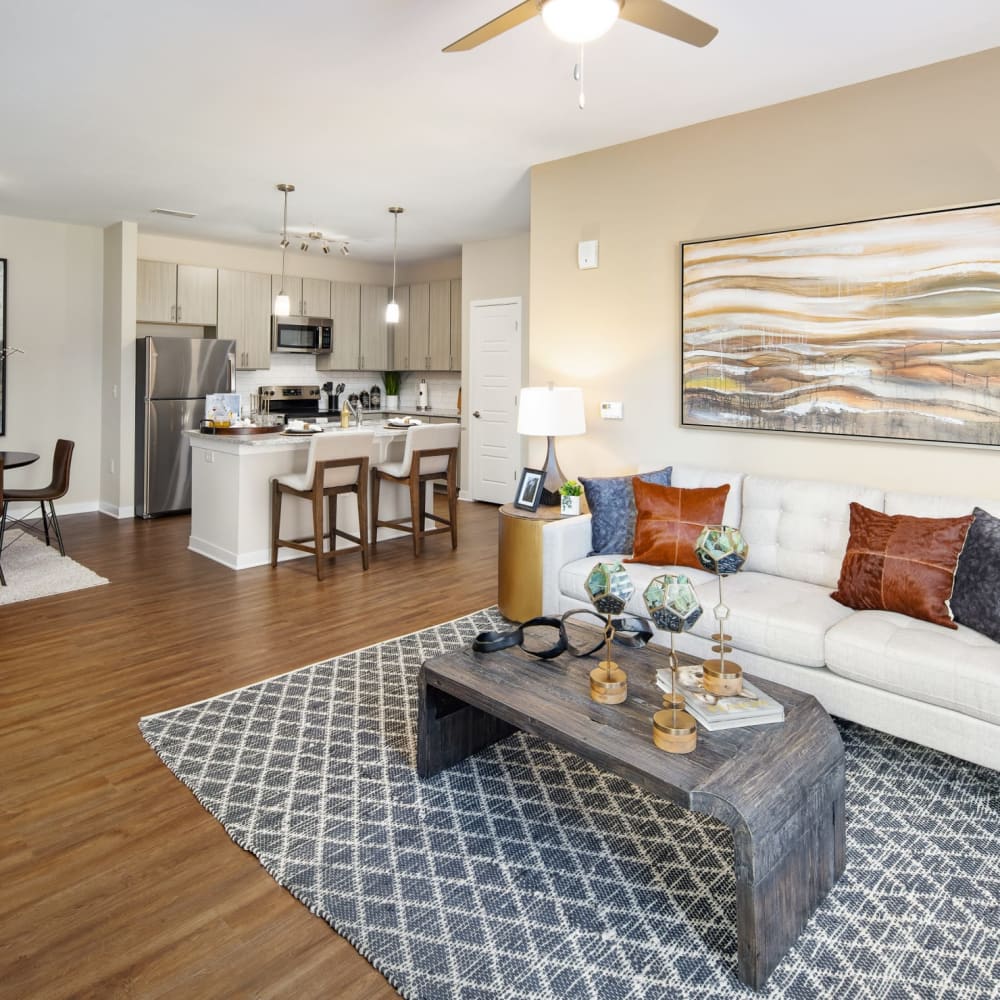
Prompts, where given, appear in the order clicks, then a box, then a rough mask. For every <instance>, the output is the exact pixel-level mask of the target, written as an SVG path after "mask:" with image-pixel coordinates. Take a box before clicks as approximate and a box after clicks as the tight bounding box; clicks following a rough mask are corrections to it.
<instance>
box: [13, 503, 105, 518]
mask: <svg viewBox="0 0 1000 1000" xmlns="http://www.w3.org/2000/svg"><path fill="white" fill-rule="evenodd" d="M98 509H99V508H98V504H97V501H96V500H86V501H84V502H83V503H63V502H62V501H61V500H57V501H56V516H57V517H62V516H63V515H65V514H91V513H93V512H94V511H96V510H98ZM32 510H34V511H35V513H36V514H38V504H37V503H26V502H20V503H15V502H12V503H11V505H10V506H9V507H8V508H7V513H8V514H9V515H10V516H11V517H24V516H25V514H30V513H31V512H32ZM46 510H48V508H46ZM38 516H39V517H41V514H38Z"/></svg>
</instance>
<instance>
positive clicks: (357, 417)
mask: <svg viewBox="0 0 1000 1000" xmlns="http://www.w3.org/2000/svg"><path fill="white" fill-rule="evenodd" d="M347 408H348V409H349V410H350V411H351V413H353V414H354V419H355V421H357V426H358V427H360V426H361V404H360V403H358V404H356V405H355V404H353V403H352V402H351V401H350V400H347Z"/></svg>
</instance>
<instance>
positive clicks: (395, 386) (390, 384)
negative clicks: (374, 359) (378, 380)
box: [382, 372, 400, 396]
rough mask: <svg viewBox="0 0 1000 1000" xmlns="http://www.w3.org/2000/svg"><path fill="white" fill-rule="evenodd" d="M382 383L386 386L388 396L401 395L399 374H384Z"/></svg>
mask: <svg viewBox="0 0 1000 1000" xmlns="http://www.w3.org/2000/svg"><path fill="white" fill-rule="evenodd" d="M382 381H383V383H384V384H385V394H386V395H387V396H398V395H399V381H400V379H399V372H382Z"/></svg>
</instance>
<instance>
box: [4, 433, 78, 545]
mask: <svg viewBox="0 0 1000 1000" xmlns="http://www.w3.org/2000/svg"><path fill="white" fill-rule="evenodd" d="M75 446H76V445H75V442H73V441H67V440H65V439H64V438H60V439H59V440H58V441H56V450H55V452H54V453H53V455H52V482H50V483H49V485H48V486H42V487H36V488H35V489H32V490H5V491H4V494H3V514H2V516H0V549H2V548H3V536H4V532H5V530H6V529H7V527H8V526H9V525H8V517H7V508H8V507H9V505H10V503H11V501H14V502H15V503H19V502H27V503H37V504H38V507H39V510H40V511H41V514H42V527H41V529H39V528H38V526H37V525H34V524H29V523H28V522H27V519H26V518H24V517H20V518H10V519H9V521H10V524H11V525H15V524H16V525H17V526H18V527H20V528H21V529H22V530H24V531H29V532H31V533H32V534H36V535H38V536H39V537H42V536H44V538H45V544H46V545H49V544H51V542H50V539H49V521H51V522H52V530H53V531H54V532H55V536H56V541H57V542H58V543H59V554H60V555H62V556H64V555H66V547H65V546H64V545H63V539H62V532H61V531H60V530H59V518H58V517H56V505H55V501H56V500H60V499H61V498H62V497H64V496H66V493H67V492H68V491H69V466H70V462H71V461H72V459H73V448H74V447H75ZM46 504H48V505H49V509H48V512H47V513H46V510H45V505H46Z"/></svg>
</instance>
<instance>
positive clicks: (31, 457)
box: [0, 450, 38, 469]
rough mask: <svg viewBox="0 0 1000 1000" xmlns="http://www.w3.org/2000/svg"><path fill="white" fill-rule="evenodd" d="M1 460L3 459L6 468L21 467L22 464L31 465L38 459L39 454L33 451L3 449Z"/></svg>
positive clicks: (0, 453) (0, 454)
mask: <svg viewBox="0 0 1000 1000" xmlns="http://www.w3.org/2000/svg"><path fill="white" fill-rule="evenodd" d="M0 460H2V461H3V467H4V468H5V469H19V468H20V467H21V466H22V465H31V463H32V462H37V461H38V455H36V454H35V453H34V452H33V451H2V450H0Z"/></svg>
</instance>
